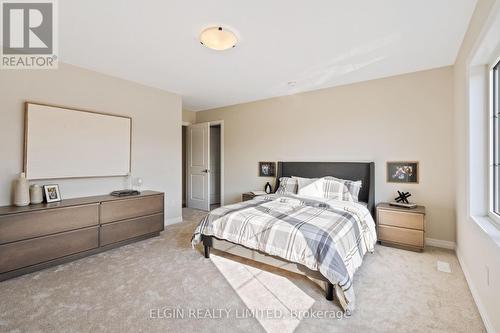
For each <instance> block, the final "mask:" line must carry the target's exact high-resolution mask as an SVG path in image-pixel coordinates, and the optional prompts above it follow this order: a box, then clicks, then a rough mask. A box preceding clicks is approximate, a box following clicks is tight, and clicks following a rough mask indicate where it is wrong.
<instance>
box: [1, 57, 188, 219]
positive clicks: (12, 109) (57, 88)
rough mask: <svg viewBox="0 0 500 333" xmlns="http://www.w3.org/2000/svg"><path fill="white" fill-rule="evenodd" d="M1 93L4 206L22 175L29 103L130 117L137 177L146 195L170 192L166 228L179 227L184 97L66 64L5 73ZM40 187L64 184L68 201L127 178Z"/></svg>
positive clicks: (106, 189) (116, 185) (110, 187)
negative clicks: (26, 115)
mask: <svg viewBox="0 0 500 333" xmlns="http://www.w3.org/2000/svg"><path fill="white" fill-rule="evenodd" d="M0 91H1V93H0V152H1V163H0V205H8V204H11V202H12V197H11V194H12V191H11V185H12V181H13V180H14V179H15V177H16V176H17V174H18V173H19V172H21V171H22V162H23V119H24V116H23V112H24V102H25V101H36V102H41V103H47V104H57V105H63V106H68V107H74V108H81V109H86V110H94V111H101V112H108V113H116V114H120V115H127V116H131V117H132V122H133V123H132V127H133V133H132V174H133V176H135V177H142V178H143V180H144V185H143V189H152V190H158V191H163V192H165V193H166V212H167V214H166V216H167V218H168V221H167V222H177V221H180V219H181V126H180V123H181V110H182V101H181V97H180V96H178V95H175V94H171V93H168V92H165V91H161V90H158V89H154V88H149V87H146V86H143V85H139V84H136V83H132V82H129V81H125V80H120V79H117V78H113V77H110V76H107V75H103V74H99V73H96V72H93V71H89V70H85V69H82V68H78V67H74V66H70V65H66V64H60V66H59V69H57V70H33V71H28V70H27V71H23V70H11V71H1V73H0ZM61 140H64V138H61ZM96 163H99V162H98V161H96ZM175 175H177V176H175ZM38 183H41V184H44V183H45V184H47V183H56V184H59V185H60V189H61V195H62V196H63V198H71V197H77V196H88V195H96V194H103V193H108V192H110V191H112V190H116V189H121V188H124V187H125V186H126V182H125V178H122V177H117V178H92V179H73V180H68V179H67V180H57V179H56V180H47V181H42V182H38Z"/></svg>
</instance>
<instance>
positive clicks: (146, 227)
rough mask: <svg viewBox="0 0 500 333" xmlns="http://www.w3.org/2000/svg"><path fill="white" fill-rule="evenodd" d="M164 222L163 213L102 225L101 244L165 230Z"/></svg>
mask: <svg viewBox="0 0 500 333" xmlns="http://www.w3.org/2000/svg"><path fill="white" fill-rule="evenodd" d="M163 223H164V219H163V213H161V214H155V215H150V216H145V217H138V218H135V219H130V220H124V221H119V222H113V223H107V224H105V225H103V226H101V233H100V245H101V246H104V245H108V244H112V243H116V242H119V241H122V240H125V239H129V238H134V237H139V236H142V235H147V234H152V233H155V232H160V231H162V230H163Z"/></svg>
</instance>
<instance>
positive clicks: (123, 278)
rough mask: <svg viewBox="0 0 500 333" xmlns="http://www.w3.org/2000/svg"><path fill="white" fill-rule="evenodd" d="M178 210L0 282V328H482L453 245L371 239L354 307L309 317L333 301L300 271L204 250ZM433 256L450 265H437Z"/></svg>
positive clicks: (190, 218)
mask: <svg viewBox="0 0 500 333" xmlns="http://www.w3.org/2000/svg"><path fill="white" fill-rule="evenodd" d="M184 212H185V216H184V218H185V221H186V222H183V223H181V224H178V225H174V226H169V227H168V228H167V229H166V231H165V232H164V233H163V234H162V235H161V236H160V237H156V238H154V239H149V240H146V241H143V242H139V243H135V244H132V245H128V246H125V247H122V248H119V249H115V250H112V251H109V252H106V253H102V254H98V255H95V256H92V257H88V258H84V259H81V260H78V261H75V262H72V263H69V264H65V265H61V266H58V267H54V268H50V269H46V270H44V271H40V272H37V273H33V274H29V275H25V276H22V277H19V278H16V279H12V280H8V281H4V282H1V283H0V331H1V332H160V331H161V332H265V331H267V332H279V333H288V332H484V331H485V329H484V327H483V324H482V322H481V319H480V317H479V314H478V311H477V309H476V306H475V304H474V302H473V300H472V296H471V294H470V292H469V289H468V288H467V285H466V282H465V279H464V276H463V273H462V271H461V269H460V266H459V264H458V261H457V258H456V256H455V255H454V254H453V252H451V251H445V250H441V249H436V248H428V249H427V250H426V251H425V252H424V253H414V252H409V251H404V250H399V249H394V248H389V247H384V246H378V247H377V249H376V252H375V253H374V254H367V255H366V257H365V262H364V265H363V266H362V267H361V269H360V270H359V271H358V273H357V274H356V277H355V282H354V286H355V288H356V289H355V291H356V295H357V310H356V311H355V312H354V314H353V315H352V316H351V317H349V318H311V316H313V317H314V316H315V317H320V316H322V315H323V316H332V315H336V314H337V311H338V310H339V306H338V305H337V304H336V303H335V302H328V301H326V300H325V298H324V295H323V291H322V290H321V289H320V288H319V287H318V286H316V285H315V284H314V283H312V282H311V281H309V280H308V279H307V278H305V277H302V276H299V275H295V274H292V273H287V272H283V271H280V270H278V269H275V268H269V267H264V266H259V265H251V264H249V263H248V262H247V261H243V260H242V261H241V262H240V261H235V260H230V259H228V258H229V257H225V256H221V255H220V254H219V255H216V254H215V253H214V254H213V255H212V257H211V259H210V260H207V259H204V258H203V256H202V255H201V253H200V249H197V250H193V249H192V248H191V246H190V242H189V241H190V238H191V232H192V231H193V229H194V227H195V224H196V222H198V221H199V219H200V217H201V216H203V214H202V213H201V212H197V211H193V210H189V209H185V210H184ZM437 260H441V261H446V262H449V263H450V264H451V268H452V273H443V272H439V271H437V269H436V261H437ZM261 268H264V269H261ZM158 309H159V311H158ZM174 309H177V310H176V311H177V312H174ZM206 309H212V312H206ZM222 309H225V310H227V311H228V312H227V314H226V312H223V310H222ZM245 309H248V310H252V311H253V312H251V313H250V312H249V311H248V310H247V312H245ZM266 310H270V311H268V312H266ZM190 311H191V312H190ZM197 311H199V312H197ZM301 311H302V312H301ZM322 311H323V312H322ZM151 313H152V314H153V315H151ZM172 314H175V315H176V316H177V317H178V318H176V319H171V318H170V319H168V318H161V316H162V315H163V316H170V315H172ZM159 315H160V316H159ZM182 316H184V317H183V318H182ZM190 316H191V317H195V316H196V317H198V319H195V318H189V317H190ZM210 316H213V317H216V318H212V319H210V318H209V317H210ZM152 317H153V318H152ZM158 317H160V318H158ZM273 317H275V318H273Z"/></svg>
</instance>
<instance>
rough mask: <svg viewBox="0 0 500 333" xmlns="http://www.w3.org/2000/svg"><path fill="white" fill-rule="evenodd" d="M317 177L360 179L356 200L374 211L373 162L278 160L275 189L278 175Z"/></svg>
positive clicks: (277, 184)
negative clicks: (359, 188)
mask: <svg viewBox="0 0 500 333" xmlns="http://www.w3.org/2000/svg"><path fill="white" fill-rule="evenodd" d="M292 176H296V177H304V178H319V177H325V176H333V177H336V178H341V179H347V180H361V181H362V182H363V185H362V187H361V190H360V191H359V196H358V200H359V201H363V202H366V203H367V204H368V210H369V211H370V212H371V213H372V216H374V213H375V163H373V162H278V173H277V175H276V189H277V188H278V186H279V179H280V177H292Z"/></svg>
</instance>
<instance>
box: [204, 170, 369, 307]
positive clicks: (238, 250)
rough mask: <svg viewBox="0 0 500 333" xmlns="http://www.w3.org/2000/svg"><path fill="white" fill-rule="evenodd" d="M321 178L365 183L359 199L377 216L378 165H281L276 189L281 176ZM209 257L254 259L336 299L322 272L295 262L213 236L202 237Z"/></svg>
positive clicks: (327, 296) (332, 287)
mask: <svg viewBox="0 0 500 333" xmlns="http://www.w3.org/2000/svg"><path fill="white" fill-rule="evenodd" d="M292 176H296V177H305V178H319V177H325V176H333V177H336V178H341V179H347V180H361V181H362V182H363V186H362V187H361V190H360V192H359V196H358V200H359V201H362V202H365V203H366V204H367V207H368V210H369V211H370V213H371V214H372V216H374V213H375V163H373V162H278V173H277V175H276V189H277V188H278V187H279V179H280V178H281V177H292ZM202 239H203V246H204V254H205V258H210V249H211V248H213V249H216V250H219V251H223V252H227V253H230V254H233V255H236V256H239V257H243V258H247V259H251V260H254V261H257V262H260V263H263V264H267V265H271V266H274V267H278V268H281V269H285V270H287V271H290V272H294V273H298V274H302V275H305V276H307V277H308V278H310V279H312V280H313V281H316V282H319V284H320V285H322V287H323V289H325V292H326V295H325V296H326V299H327V300H330V301H331V300H333V293H334V292H333V291H334V286H333V285H332V284H331V283H330V282H329V281H328V280H327V279H326V278H325V277H324V276H323V275H321V273H319V272H318V271H313V270H310V269H309V268H307V267H305V266H303V265H301V264H297V263H293V262H290V261H287V260H284V259H282V258H279V257H276V256H271V255H268V254H266V253H263V252H260V251H256V250H252V249H249V248H246V247H244V246H242V245H239V244H235V243H231V242H229V241H226V240H221V239H218V238H216V237H213V236H204V235H203V236H202Z"/></svg>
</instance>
